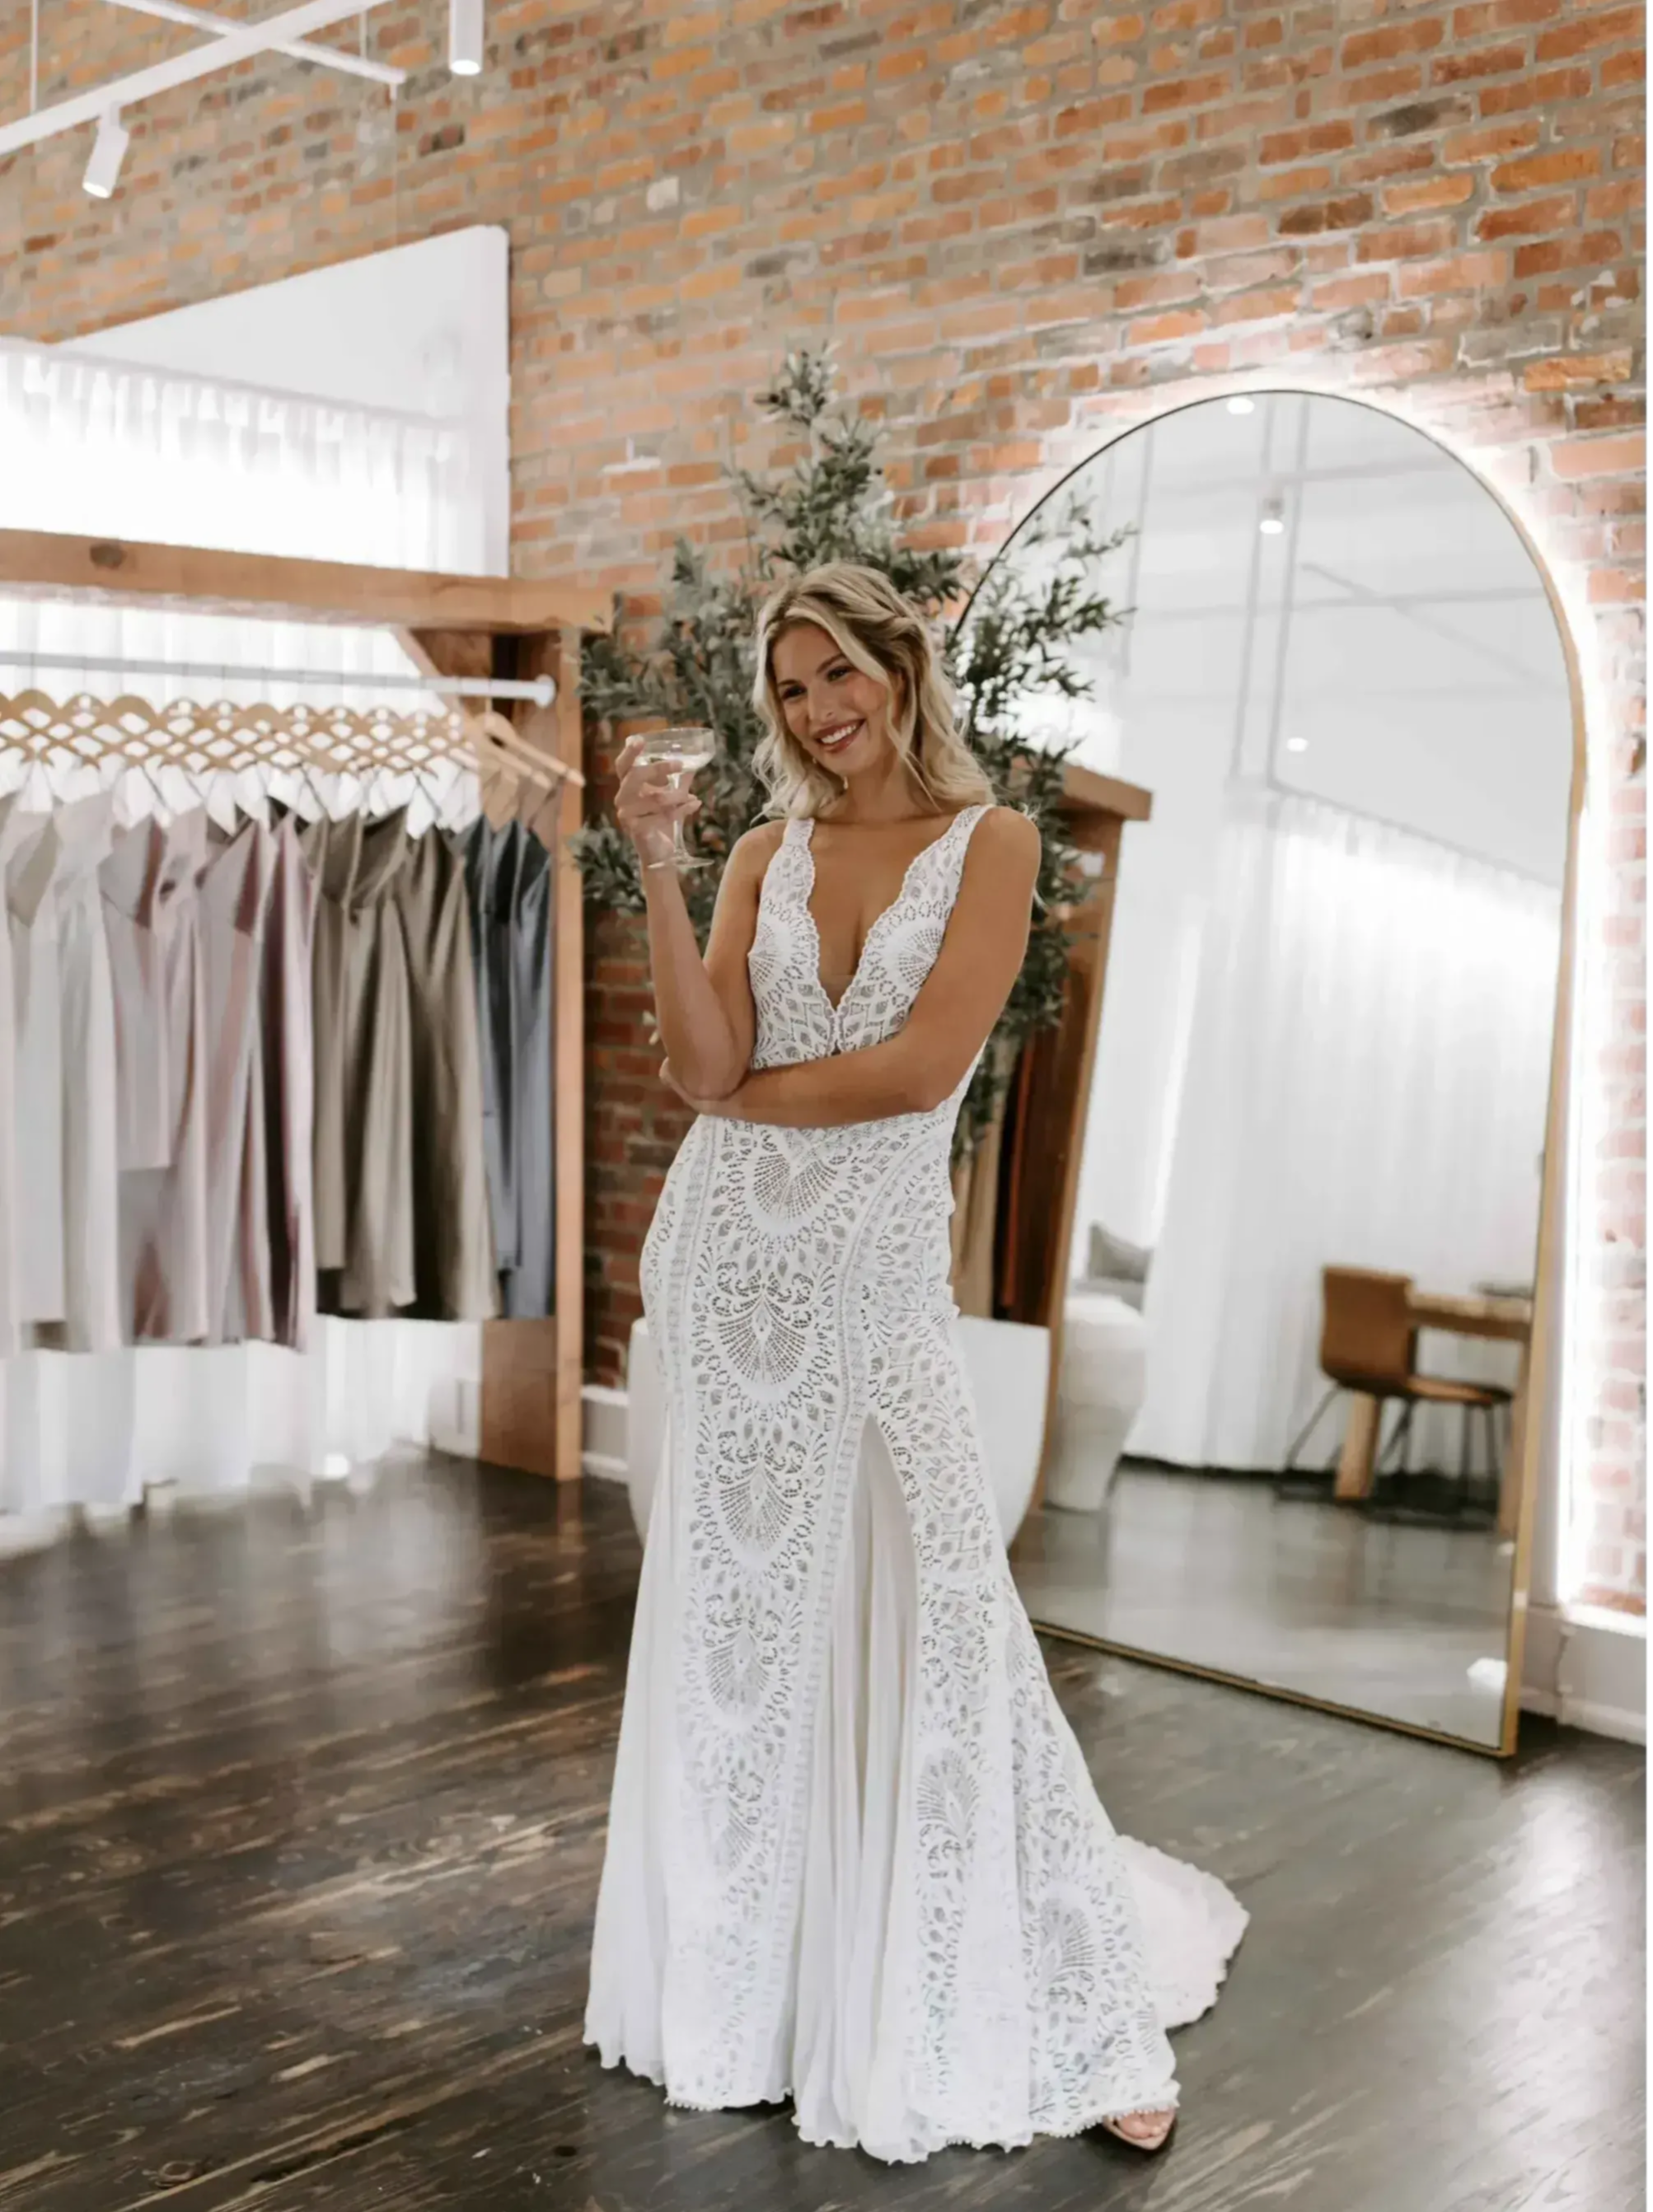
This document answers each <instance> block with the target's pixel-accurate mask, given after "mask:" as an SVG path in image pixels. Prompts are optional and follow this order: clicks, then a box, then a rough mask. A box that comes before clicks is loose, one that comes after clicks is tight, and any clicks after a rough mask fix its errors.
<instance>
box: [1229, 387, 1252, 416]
mask: <svg viewBox="0 0 1653 2212" xmlns="http://www.w3.org/2000/svg"><path fill="white" fill-rule="evenodd" d="M1256 406H1257V403H1256V401H1255V399H1248V398H1246V397H1245V394H1244V393H1243V392H1237V393H1236V394H1235V396H1234V398H1232V399H1231V400H1230V401H1229V403H1228V411H1229V413H1230V414H1231V415H1251V414H1255V412H1256Z"/></svg>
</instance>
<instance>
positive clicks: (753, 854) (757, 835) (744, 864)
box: [723, 822, 787, 890]
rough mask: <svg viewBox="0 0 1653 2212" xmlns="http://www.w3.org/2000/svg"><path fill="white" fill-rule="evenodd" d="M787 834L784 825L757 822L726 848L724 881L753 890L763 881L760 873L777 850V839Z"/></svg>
mask: <svg viewBox="0 0 1653 2212" xmlns="http://www.w3.org/2000/svg"><path fill="white" fill-rule="evenodd" d="M786 834H787V825H786V823H784V822H757V823H753V825H752V827H751V829H748V830H746V831H744V833H743V834H742V835H741V836H738V837H737V838H736V839H735V842H734V843H733V844H732V846H731V847H730V848H729V858H728V860H726V863H725V864H724V871H723V872H724V878H725V880H728V879H729V878H733V880H734V881H735V882H736V883H739V884H745V885H746V886H747V887H748V888H749V889H752V890H755V889H756V888H757V885H758V884H761V883H762V882H763V871H764V870H765V869H766V868H767V867H768V866H769V862H770V861H771V860H773V859H774V858H775V854H776V853H777V852H778V851H779V850H780V848H781V839H782V838H783V837H784V836H786Z"/></svg>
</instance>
